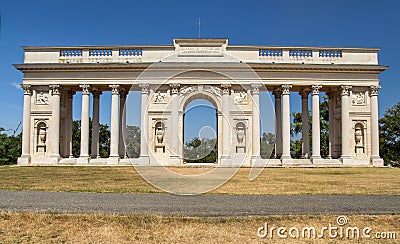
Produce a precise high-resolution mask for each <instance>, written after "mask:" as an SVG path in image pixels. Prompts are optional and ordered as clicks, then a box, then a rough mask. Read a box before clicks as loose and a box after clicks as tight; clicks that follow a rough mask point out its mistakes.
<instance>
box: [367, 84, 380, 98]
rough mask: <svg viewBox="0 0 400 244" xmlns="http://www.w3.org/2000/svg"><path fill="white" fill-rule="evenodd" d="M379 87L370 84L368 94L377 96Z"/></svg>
mask: <svg viewBox="0 0 400 244" xmlns="http://www.w3.org/2000/svg"><path fill="white" fill-rule="evenodd" d="M379 89H381V86H380V85H371V86H370V92H369V95H370V96H378V90H379Z"/></svg>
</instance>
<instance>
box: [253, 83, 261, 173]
mask: <svg viewBox="0 0 400 244" xmlns="http://www.w3.org/2000/svg"><path fill="white" fill-rule="evenodd" d="M260 87H261V84H251V88H252V90H251V94H252V97H253V108H252V110H253V114H252V125H253V128H252V135H253V138H252V149H253V151H252V160H253V163H252V165H254V164H255V162H254V160H257V159H261V157H260V95H259V93H260V91H259V89H260Z"/></svg>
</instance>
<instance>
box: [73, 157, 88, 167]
mask: <svg viewBox="0 0 400 244" xmlns="http://www.w3.org/2000/svg"><path fill="white" fill-rule="evenodd" d="M89 160H90V158H89V156H81V157H79V158H77V159H76V164H78V165H86V164H89Z"/></svg>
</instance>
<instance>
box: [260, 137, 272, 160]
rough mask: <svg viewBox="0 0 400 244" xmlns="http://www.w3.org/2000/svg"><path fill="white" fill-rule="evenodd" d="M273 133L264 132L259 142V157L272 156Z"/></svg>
mask: <svg viewBox="0 0 400 244" xmlns="http://www.w3.org/2000/svg"><path fill="white" fill-rule="evenodd" d="M274 154H275V134H273V133H270V132H268V133H266V132H264V133H263V134H262V137H261V142H260V155H261V158H273V157H274V156H275V155H274Z"/></svg>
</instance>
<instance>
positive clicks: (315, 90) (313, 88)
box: [311, 85, 322, 95]
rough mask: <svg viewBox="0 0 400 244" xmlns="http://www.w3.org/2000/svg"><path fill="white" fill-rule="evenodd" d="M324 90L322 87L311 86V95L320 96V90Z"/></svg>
mask: <svg viewBox="0 0 400 244" xmlns="http://www.w3.org/2000/svg"><path fill="white" fill-rule="evenodd" d="M321 88H322V85H311V94H312V95H319V90H320V89H321Z"/></svg>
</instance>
